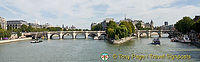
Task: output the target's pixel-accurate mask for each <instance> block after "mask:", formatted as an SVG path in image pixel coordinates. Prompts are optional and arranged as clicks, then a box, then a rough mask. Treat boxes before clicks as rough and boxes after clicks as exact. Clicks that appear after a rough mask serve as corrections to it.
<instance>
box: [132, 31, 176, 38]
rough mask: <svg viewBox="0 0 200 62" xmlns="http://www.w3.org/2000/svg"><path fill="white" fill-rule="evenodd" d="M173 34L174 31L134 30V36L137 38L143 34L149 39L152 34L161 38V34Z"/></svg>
mask: <svg viewBox="0 0 200 62" xmlns="http://www.w3.org/2000/svg"><path fill="white" fill-rule="evenodd" d="M171 32H175V31H174V30H136V36H137V37H138V38H139V37H141V35H142V34H143V33H146V35H147V37H151V35H152V33H157V34H158V35H159V37H162V34H163V33H167V34H170V33H171Z"/></svg>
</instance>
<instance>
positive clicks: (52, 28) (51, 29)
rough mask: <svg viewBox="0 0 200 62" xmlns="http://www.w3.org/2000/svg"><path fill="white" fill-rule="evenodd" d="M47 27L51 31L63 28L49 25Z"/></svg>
mask: <svg viewBox="0 0 200 62" xmlns="http://www.w3.org/2000/svg"><path fill="white" fill-rule="evenodd" d="M47 29H48V30H49V31H61V30H62V28H60V27H48V28H47Z"/></svg>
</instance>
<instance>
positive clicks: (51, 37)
mask: <svg viewBox="0 0 200 62" xmlns="http://www.w3.org/2000/svg"><path fill="white" fill-rule="evenodd" d="M54 35H57V36H58V38H59V39H60V34H59V33H53V34H51V36H50V39H53V36H54Z"/></svg>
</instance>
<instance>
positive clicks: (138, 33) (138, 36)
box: [136, 30, 140, 38]
mask: <svg viewBox="0 0 200 62" xmlns="http://www.w3.org/2000/svg"><path fill="white" fill-rule="evenodd" d="M136 34H137V38H140V32H139V30H138V31H137V33H136Z"/></svg>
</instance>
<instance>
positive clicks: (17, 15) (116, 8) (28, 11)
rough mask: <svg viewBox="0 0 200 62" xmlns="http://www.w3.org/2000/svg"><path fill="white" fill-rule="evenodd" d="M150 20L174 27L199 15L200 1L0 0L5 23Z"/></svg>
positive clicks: (80, 23)
mask: <svg viewBox="0 0 200 62" xmlns="http://www.w3.org/2000/svg"><path fill="white" fill-rule="evenodd" d="M125 15H126V17H127V18H130V19H132V20H143V21H144V22H150V21H151V20H153V22H154V25H155V26H160V25H163V24H164V22H165V21H167V22H168V23H169V24H174V23H176V22H177V21H178V20H180V19H181V18H182V17H184V16H189V17H191V18H194V16H196V15H200V0H0V16H1V17H4V18H5V19H6V20H25V21H27V22H36V21H38V23H40V24H44V23H46V22H48V23H49V24H51V25H54V26H61V25H62V24H64V25H68V26H71V25H74V26H76V27H77V28H84V29H85V28H88V29H89V28H90V24H91V23H93V22H102V21H103V20H104V19H105V18H114V19H115V20H116V21H119V20H122V19H124V16H125Z"/></svg>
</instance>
